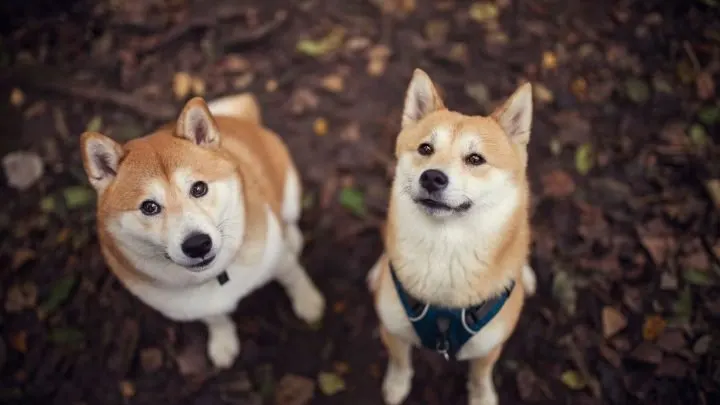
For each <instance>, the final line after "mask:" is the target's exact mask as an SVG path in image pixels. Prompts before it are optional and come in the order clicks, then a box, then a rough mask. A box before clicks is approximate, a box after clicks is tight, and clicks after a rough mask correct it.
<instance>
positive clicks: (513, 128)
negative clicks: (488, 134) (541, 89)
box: [492, 83, 533, 145]
mask: <svg viewBox="0 0 720 405" xmlns="http://www.w3.org/2000/svg"><path fill="white" fill-rule="evenodd" d="M532 97H533V96H532V86H531V85H530V83H525V84H523V85H522V86H520V87H519V88H518V89H517V90H515V93H513V95H512V96H510V98H509V99H508V100H507V101H505V103H504V104H503V105H502V106H501V107H499V108H498V109H496V110H495V111H494V112H493V113H492V117H493V118H495V120H497V122H498V123H499V124H500V126H501V127H502V128H503V130H504V131H505V133H506V134H507V136H508V137H510V140H512V141H513V142H515V143H516V144H518V145H527V144H528V142H530V130H531V129H532V115H533V111H532V110H533V105H532V104H533V102H532Z"/></svg>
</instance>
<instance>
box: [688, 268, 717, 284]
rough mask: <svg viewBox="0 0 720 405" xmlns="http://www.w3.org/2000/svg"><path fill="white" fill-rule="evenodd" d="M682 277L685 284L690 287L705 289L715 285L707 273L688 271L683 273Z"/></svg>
mask: <svg viewBox="0 0 720 405" xmlns="http://www.w3.org/2000/svg"><path fill="white" fill-rule="evenodd" d="M682 276H683V279H684V280H685V282H686V283H688V284H690V285H697V286H703V287H707V286H710V285H713V281H712V280H711V279H710V276H709V274H708V272H706V271H701V270H695V269H686V270H683V271H682Z"/></svg>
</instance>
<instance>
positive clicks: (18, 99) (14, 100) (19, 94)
mask: <svg viewBox="0 0 720 405" xmlns="http://www.w3.org/2000/svg"><path fill="white" fill-rule="evenodd" d="M24 103H25V93H23V91H22V90H20V89H12V92H11V93H10V104H12V105H14V106H15V107H20V106H22V105H23V104H24Z"/></svg>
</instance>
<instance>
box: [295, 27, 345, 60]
mask: <svg viewBox="0 0 720 405" xmlns="http://www.w3.org/2000/svg"><path fill="white" fill-rule="evenodd" d="M344 38H345V28H342V27H334V28H333V29H332V30H330V32H329V33H328V34H327V35H326V36H325V37H324V38H321V39H319V40H317V41H315V40H312V39H302V40H300V41H299V42H298V43H297V46H296V47H295V48H296V50H297V51H298V52H300V53H304V54H305V55H309V56H314V57H317V56H322V55H325V54H328V53H330V52H332V51H334V50H335V49H337V48H339V47H340V46H341V45H342V44H343V39H344Z"/></svg>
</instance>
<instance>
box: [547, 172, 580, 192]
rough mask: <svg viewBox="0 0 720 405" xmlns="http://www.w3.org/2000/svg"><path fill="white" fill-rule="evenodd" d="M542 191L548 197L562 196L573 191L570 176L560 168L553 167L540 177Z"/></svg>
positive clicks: (573, 187) (573, 185)
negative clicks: (553, 168)
mask: <svg viewBox="0 0 720 405" xmlns="http://www.w3.org/2000/svg"><path fill="white" fill-rule="evenodd" d="M541 182H542V186H543V193H544V194H545V195H546V196H548V197H553V198H564V197H567V196H569V195H571V194H572V193H573V192H575V182H574V181H573V179H572V177H571V176H570V175H569V174H568V173H567V172H565V171H563V170H561V169H555V170H553V171H551V172H550V173H548V174H546V175H544V176H543V177H542V179H541Z"/></svg>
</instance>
